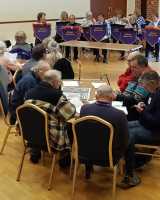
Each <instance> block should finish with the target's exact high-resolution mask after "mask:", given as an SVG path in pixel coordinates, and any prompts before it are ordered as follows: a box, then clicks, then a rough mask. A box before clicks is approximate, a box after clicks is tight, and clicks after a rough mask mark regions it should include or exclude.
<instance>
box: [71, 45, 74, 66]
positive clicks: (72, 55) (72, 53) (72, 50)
mask: <svg viewBox="0 0 160 200" xmlns="http://www.w3.org/2000/svg"><path fill="white" fill-rule="evenodd" d="M73 58H74V47H71V62H73Z"/></svg>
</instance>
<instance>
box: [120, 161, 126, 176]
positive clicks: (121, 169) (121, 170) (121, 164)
mask: <svg viewBox="0 0 160 200" xmlns="http://www.w3.org/2000/svg"><path fill="white" fill-rule="evenodd" d="M124 165H125V163H124V160H122V159H121V160H120V161H119V172H120V175H121V176H123V175H124Z"/></svg>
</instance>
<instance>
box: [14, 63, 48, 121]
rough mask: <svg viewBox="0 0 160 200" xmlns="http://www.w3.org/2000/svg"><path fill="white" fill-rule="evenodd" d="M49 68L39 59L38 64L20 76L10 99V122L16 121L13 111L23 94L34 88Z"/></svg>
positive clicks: (18, 104) (21, 99)
mask: <svg viewBox="0 0 160 200" xmlns="http://www.w3.org/2000/svg"><path fill="white" fill-rule="evenodd" d="M49 69H50V66H49V64H48V63H47V62H44V61H39V62H38V64H37V65H36V66H35V67H33V68H32V71H31V72H30V73H28V74H26V75H25V76H24V77H22V79H21V80H20V81H19V82H18V83H17V85H16V87H15V89H14V92H13V96H12V99H11V108H10V112H11V118H10V122H11V124H14V123H15V122H16V113H15V112H16V109H17V107H18V106H20V105H22V104H23V103H24V96H25V94H26V92H27V91H28V90H30V89H31V88H34V87H35V86H36V85H37V84H38V83H39V82H40V80H41V79H42V78H43V76H44V73H45V72H46V71H48V70H49Z"/></svg>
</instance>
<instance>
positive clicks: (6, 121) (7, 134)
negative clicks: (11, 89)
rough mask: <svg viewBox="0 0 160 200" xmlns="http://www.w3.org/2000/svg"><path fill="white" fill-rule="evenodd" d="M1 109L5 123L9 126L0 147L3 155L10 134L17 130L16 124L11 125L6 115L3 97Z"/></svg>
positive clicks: (15, 132) (0, 104) (0, 152)
mask: <svg viewBox="0 0 160 200" xmlns="http://www.w3.org/2000/svg"><path fill="white" fill-rule="evenodd" d="M0 110H1V112H2V118H3V121H4V123H5V125H6V126H7V132H6V134H5V137H4V139H3V142H2V147H1V149H0V155H1V154H3V151H4V148H5V146H6V144H7V140H8V137H9V135H10V134H17V131H16V126H15V125H11V124H10V123H9V120H8V116H6V115H5V112H4V108H3V104H2V101H1V99H0ZM13 130H14V131H13Z"/></svg>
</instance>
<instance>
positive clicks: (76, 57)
mask: <svg viewBox="0 0 160 200" xmlns="http://www.w3.org/2000/svg"><path fill="white" fill-rule="evenodd" d="M65 48H66V55H65V57H66V58H69V57H70V52H71V48H70V47H65ZM73 51H74V59H75V60H77V59H78V48H77V47H74V49H73Z"/></svg>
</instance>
